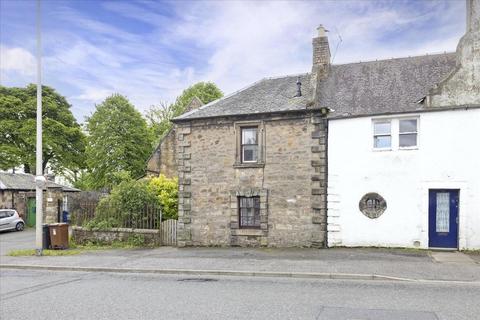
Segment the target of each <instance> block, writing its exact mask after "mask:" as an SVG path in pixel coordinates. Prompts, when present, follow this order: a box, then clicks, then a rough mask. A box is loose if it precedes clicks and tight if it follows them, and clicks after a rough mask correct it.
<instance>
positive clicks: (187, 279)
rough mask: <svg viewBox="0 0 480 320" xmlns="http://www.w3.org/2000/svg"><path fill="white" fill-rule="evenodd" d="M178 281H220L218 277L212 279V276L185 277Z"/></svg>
mask: <svg viewBox="0 0 480 320" xmlns="http://www.w3.org/2000/svg"><path fill="white" fill-rule="evenodd" d="M178 281H183V282H187V281H188V282H215V281H218V279H211V278H184V279H179V280H178Z"/></svg>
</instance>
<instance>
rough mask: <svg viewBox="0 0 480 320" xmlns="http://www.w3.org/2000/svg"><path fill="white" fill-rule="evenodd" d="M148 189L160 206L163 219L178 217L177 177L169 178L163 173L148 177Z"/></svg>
mask: <svg viewBox="0 0 480 320" xmlns="http://www.w3.org/2000/svg"><path fill="white" fill-rule="evenodd" d="M148 189H149V190H150V191H151V192H152V193H153V194H154V195H155V196H156V198H157V200H158V202H159V203H160V205H161V206H162V213H163V219H164V220H167V219H177V218H178V179H177V178H173V179H169V178H167V177H165V176H164V175H163V174H161V175H160V176H158V178H152V179H150V182H149V183H148Z"/></svg>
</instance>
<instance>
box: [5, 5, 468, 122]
mask: <svg viewBox="0 0 480 320" xmlns="http://www.w3.org/2000/svg"><path fill="white" fill-rule="evenodd" d="M35 8H36V2H35V1H29V0H25V1H14V0H0V83H1V84H2V85H4V86H24V85H26V84H27V83H31V82H35V70H36V69H35V58H34V55H35V45H36V44H35ZM42 14H43V26H42V37H43V76H44V78H43V79H44V83H45V84H47V85H50V86H52V87H54V88H56V89H57V90H58V91H59V92H60V94H62V95H64V96H66V97H67V99H68V101H69V102H70V103H71V104H72V106H73V107H72V111H73V113H74V115H75V116H76V117H77V119H78V121H79V122H83V121H84V118H85V116H88V115H90V114H91V113H92V112H93V111H94V109H95V104H96V103H100V102H101V101H102V100H103V99H105V98H106V97H107V96H108V95H110V94H112V93H115V92H117V93H121V94H123V95H126V96H127V97H128V98H129V99H130V100H131V101H132V102H133V104H134V105H135V106H136V107H137V108H138V109H139V110H140V111H142V112H145V111H146V110H148V108H149V107H150V106H151V105H158V104H159V102H160V101H167V102H171V101H173V100H174V99H175V97H176V96H177V95H178V94H180V93H181V91H182V90H183V89H184V88H186V87H188V86H190V85H192V84H194V83H195V82H198V81H213V82H215V83H216V84H217V85H218V86H219V87H220V89H222V91H223V92H224V93H226V94H228V93H231V92H233V91H236V90H238V89H241V88H243V87H245V86H247V85H249V84H250V83H252V82H254V81H257V80H259V79H261V78H263V77H270V76H279V75H286V74H296V73H303V72H308V71H310V68H311V59H312V58H311V55H312V53H311V39H312V37H313V36H314V35H315V29H316V27H317V26H318V25H319V24H323V25H325V27H326V28H327V29H328V30H330V32H329V41H330V47H331V51H332V53H333V52H335V58H334V63H336V64H338V63H348V62H357V61H360V60H361V61H365V60H375V59H385V58H391V57H403V56H413V55H423V54H426V53H438V52H443V51H454V50H455V48H456V45H457V43H458V40H459V39H460V37H461V36H462V35H463V33H464V30H465V1H463V0H446V1H442V0H435V1H433V0H432V1H427V0H416V1H402V0H393V1H366V0H365V1H360V0H357V1H347V0H343V1H341V0H340V1H305V2H301V1H292V2H289V1H261V2H260V1H238V2H237V1H206V2H202V1H192V2H189V1H176V2H164V1H89V0H77V1H61V0H50V1H48V0H44V1H42ZM340 38H341V39H342V41H341V42H340Z"/></svg>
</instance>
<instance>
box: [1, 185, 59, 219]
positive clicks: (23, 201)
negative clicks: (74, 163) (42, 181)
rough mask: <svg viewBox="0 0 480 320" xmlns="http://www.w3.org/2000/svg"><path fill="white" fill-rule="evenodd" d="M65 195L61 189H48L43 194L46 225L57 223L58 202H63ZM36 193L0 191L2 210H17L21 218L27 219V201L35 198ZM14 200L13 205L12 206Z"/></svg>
mask: <svg viewBox="0 0 480 320" xmlns="http://www.w3.org/2000/svg"><path fill="white" fill-rule="evenodd" d="M64 194H65V193H63V192H62V190H60V189H48V190H46V191H44V192H43V221H44V223H53V222H57V218H58V200H60V201H63V196H64ZM35 196H36V195H35V191H11V190H6V191H0V209H2V208H7V209H15V210H17V212H18V214H19V215H20V217H21V218H22V219H24V220H26V219H27V210H28V209H27V201H28V199H29V198H35ZM12 198H13V205H12Z"/></svg>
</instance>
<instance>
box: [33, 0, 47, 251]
mask: <svg viewBox="0 0 480 320" xmlns="http://www.w3.org/2000/svg"><path fill="white" fill-rule="evenodd" d="M40 22H41V4H40V0H37V150H36V152H37V154H36V162H37V166H36V171H35V174H36V177H35V189H36V201H35V202H36V210H35V215H36V223H35V254H36V255H37V256H41V255H42V251H43V243H42V240H43V239H42V220H43V188H44V186H45V177H44V176H43V167H42V58H41V57H42V45H41V37H40V36H41V32H40V29H41V23H40Z"/></svg>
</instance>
